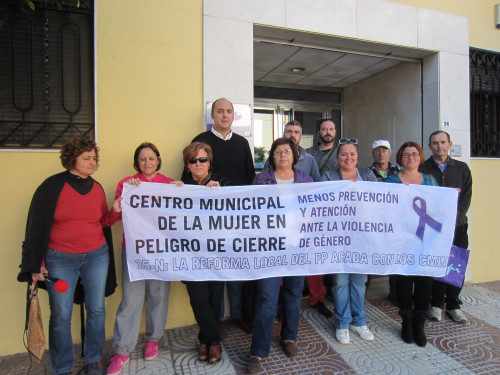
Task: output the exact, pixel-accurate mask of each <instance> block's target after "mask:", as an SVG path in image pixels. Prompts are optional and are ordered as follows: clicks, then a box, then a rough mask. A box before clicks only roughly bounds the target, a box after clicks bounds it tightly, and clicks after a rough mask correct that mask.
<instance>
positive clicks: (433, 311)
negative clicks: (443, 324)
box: [427, 306, 443, 322]
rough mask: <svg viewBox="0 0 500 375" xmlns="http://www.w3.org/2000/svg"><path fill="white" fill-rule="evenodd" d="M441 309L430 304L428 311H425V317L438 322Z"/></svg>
mask: <svg viewBox="0 0 500 375" xmlns="http://www.w3.org/2000/svg"><path fill="white" fill-rule="evenodd" d="M442 311H443V310H441V309H440V308H439V307H434V306H432V307H431V308H430V309H429V311H427V317H428V318H429V320H432V321H433V322H440V321H441V313H442Z"/></svg>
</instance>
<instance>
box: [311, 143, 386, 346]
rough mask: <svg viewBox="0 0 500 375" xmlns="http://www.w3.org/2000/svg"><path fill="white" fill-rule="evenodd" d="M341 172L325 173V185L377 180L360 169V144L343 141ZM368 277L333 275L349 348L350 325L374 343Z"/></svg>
mask: <svg viewBox="0 0 500 375" xmlns="http://www.w3.org/2000/svg"><path fill="white" fill-rule="evenodd" d="M337 161H338V164H339V168H338V169H336V170H331V171H325V172H324V173H323V175H322V176H321V181H338V180H351V181H372V182H377V181H378V180H377V177H376V176H375V175H374V174H373V172H372V170H371V169H370V168H359V169H358V168H357V165H358V140H357V139H356V138H342V139H340V140H339V147H338V150H337ZM367 280H368V275H364V274H355V273H339V274H334V275H333V286H332V295H333V301H334V304H335V307H334V310H333V316H334V320H335V328H336V331H335V336H336V338H337V340H338V341H339V342H340V343H341V344H349V342H350V338H349V325H350V328H351V329H352V330H353V331H354V332H356V333H357V334H358V335H359V336H360V337H361V338H362V339H363V340H368V341H372V340H374V336H373V333H372V332H371V331H370V329H369V328H368V326H367V325H366V310H365V302H364V300H365V290H366V282H367Z"/></svg>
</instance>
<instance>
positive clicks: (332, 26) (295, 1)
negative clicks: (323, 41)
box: [286, 0, 356, 37]
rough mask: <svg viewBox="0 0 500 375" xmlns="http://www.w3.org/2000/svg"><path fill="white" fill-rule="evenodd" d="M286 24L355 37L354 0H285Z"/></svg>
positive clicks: (298, 28)
mask: <svg viewBox="0 0 500 375" xmlns="http://www.w3.org/2000/svg"><path fill="white" fill-rule="evenodd" d="M286 26H287V27H289V28H291V29H297V30H306V31H313V32H317V33H324V34H331V35H339V36H346V37H356V0H314V1H311V0H287V1H286Z"/></svg>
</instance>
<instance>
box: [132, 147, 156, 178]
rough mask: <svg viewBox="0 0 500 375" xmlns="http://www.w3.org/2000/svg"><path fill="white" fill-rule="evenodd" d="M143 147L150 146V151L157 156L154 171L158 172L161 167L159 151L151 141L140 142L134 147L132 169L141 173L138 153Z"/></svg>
mask: <svg viewBox="0 0 500 375" xmlns="http://www.w3.org/2000/svg"><path fill="white" fill-rule="evenodd" d="M145 148H150V149H151V151H153V152H154V153H155V154H156V157H157V158H158V166H157V167H156V171H157V172H158V171H159V170H160V168H161V156H160V151H158V147H156V146H155V145H154V144H153V143H151V142H142V143H141V144H140V145H139V146H137V148H136V149H135V152H134V169H135V170H136V171H137V172H139V173H142V171H141V167H140V166H139V154H140V153H141V151H142V150H143V149H145Z"/></svg>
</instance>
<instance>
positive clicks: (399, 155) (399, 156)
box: [396, 141, 425, 165]
mask: <svg viewBox="0 0 500 375" xmlns="http://www.w3.org/2000/svg"><path fill="white" fill-rule="evenodd" d="M407 147H414V148H416V149H417V151H418V153H419V155H420V163H419V165H422V164H423V163H424V161H425V154H424V150H423V149H422V147H421V146H420V145H419V144H418V143H417V142H413V141H409V142H405V143H403V144H402V145H401V147H400V148H399V150H398V153H397V154H396V162H397V163H398V164H399V165H403V164H401V163H402V162H403V151H404V150H405V148H407Z"/></svg>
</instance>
